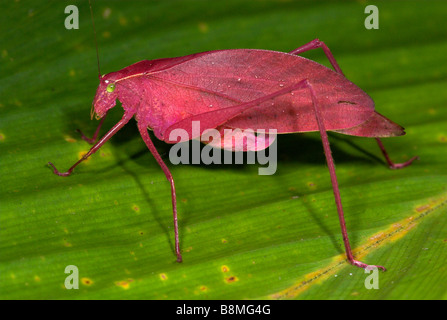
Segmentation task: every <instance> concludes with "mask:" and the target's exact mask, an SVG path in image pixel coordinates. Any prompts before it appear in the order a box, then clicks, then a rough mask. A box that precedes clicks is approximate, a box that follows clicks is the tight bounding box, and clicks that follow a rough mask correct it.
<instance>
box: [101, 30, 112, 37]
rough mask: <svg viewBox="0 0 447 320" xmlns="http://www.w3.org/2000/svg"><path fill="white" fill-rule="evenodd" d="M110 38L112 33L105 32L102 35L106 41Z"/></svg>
mask: <svg viewBox="0 0 447 320" xmlns="http://www.w3.org/2000/svg"><path fill="white" fill-rule="evenodd" d="M110 36H111V33H110V32H109V31H104V32H103V33H102V37H103V38H105V39H108V38H110Z"/></svg>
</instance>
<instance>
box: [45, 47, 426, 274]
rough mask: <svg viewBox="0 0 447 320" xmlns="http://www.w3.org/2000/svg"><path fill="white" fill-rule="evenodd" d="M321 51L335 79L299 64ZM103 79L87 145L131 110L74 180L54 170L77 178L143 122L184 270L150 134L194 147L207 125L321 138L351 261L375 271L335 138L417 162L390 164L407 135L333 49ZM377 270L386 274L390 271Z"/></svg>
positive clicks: (155, 65) (154, 64)
mask: <svg viewBox="0 0 447 320" xmlns="http://www.w3.org/2000/svg"><path fill="white" fill-rule="evenodd" d="M316 48H322V49H323V50H324V52H325V54H326V56H327V58H328V59H329V61H330V63H331V65H332V66H333V68H334V69H335V71H333V70H331V69H329V68H327V67H325V66H323V65H320V64H318V63H316V62H314V61H312V60H308V59H306V58H303V57H301V56H298V54H300V53H303V52H305V51H308V50H312V49H316ZM99 79H100V84H99V87H98V89H97V92H96V96H95V99H94V101H93V107H92V114H91V115H92V117H93V115H94V113H95V114H96V118H97V119H101V122H100V124H99V126H98V128H97V130H96V131H95V134H94V136H93V138H92V139H88V138H86V137H85V136H84V135H82V137H83V138H84V140H86V141H88V142H90V143H94V141H95V140H96V137H97V135H98V133H99V130H100V127H101V125H102V123H103V121H104V119H105V116H106V114H107V111H108V110H109V109H111V108H112V107H114V106H115V104H116V100H117V99H118V100H119V101H120V102H121V103H122V107H123V109H124V115H123V117H122V119H121V120H120V121H119V122H118V123H117V124H116V125H115V126H113V128H112V129H110V130H109V132H107V133H106V135H104V136H103V137H102V138H101V139H100V140H99V141H98V142H96V144H95V145H94V146H93V147H92V148H91V149H90V150H89V152H88V153H87V154H85V155H84V156H83V157H82V158H81V159H80V160H79V161H77V162H76V163H75V164H74V165H73V166H72V167H71V168H70V169H69V170H68V171H67V172H63V173H61V172H59V171H58V170H57V169H56V167H55V166H54V165H53V164H52V163H49V164H50V165H51V166H52V167H53V169H54V173H55V174H57V175H60V176H68V175H70V174H71V173H72V171H73V169H74V168H75V167H76V166H77V165H78V164H79V163H81V162H82V161H84V160H85V159H87V158H88V157H89V156H90V155H92V154H93V153H95V152H96V151H97V150H98V149H99V148H100V147H101V146H102V145H103V144H104V143H105V142H106V141H107V140H109V139H110V138H111V137H112V136H113V135H114V134H115V133H116V132H118V131H119V130H120V129H121V128H122V127H123V126H124V125H125V124H127V122H129V120H130V119H131V118H132V117H134V116H135V118H136V120H137V121H138V129H139V131H140V134H141V137H142V138H143V140H144V142H145V143H146V145H147V147H148V149H149V150H150V151H151V153H152V154H153V156H154V157H155V159H156V160H157V162H158V164H159V165H160V166H161V168H162V170H163V172H164V174H165V175H166V178H167V179H168V181H169V182H170V184H171V194H172V208H173V217H174V232H175V253H176V256H177V261H178V262H181V261H182V255H181V250H180V243H179V233H178V222H177V206H176V192H175V185H174V180H173V178H172V175H171V172H170V171H169V168H168V167H167V166H166V164H165V163H164V162H163V160H162V158H161V157H160V155H159V153H158V152H157V150H156V148H155V146H154V144H153V143H152V141H151V139H150V136H149V134H148V128H149V129H151V130H153V132H154V134H155V136H156V137H157V138H158V139H160V140H162V141H165V142H166V143H177V142H178V141H177V139H176V140H170V133H171V132H172V131H173V130H175V129H184V130H186V131H187V132H188V134H189V138H190V139H194V138H197V136H194V135H193V130H192V122H193V121H200V127H201V131H200V133H199V135H201V134H202V133H203V132H204V131H205V130H206V129H214V128H216V129H218V130H219V132H223V129H226V128H230V129H237V128H239V129H242V130H244V129H247V128H257V129H258V130H260V129H272V128H273V129H276V130H277V133H294V132H310V131H319V132H320V135H321V138H322V142H323V149H324V154H325V156H326V161H327V165H328V168H329V173H330V178H331V182H332V187H333V192H334V197H335V202H336V207H337V212H338V216H339V220H340V226H341V231H342V235H343V242H344V245H345V251H346V255H347V259H348V261H349V262H350V263H351V264H353V265H355V266H358V267H361V268H366V267H367V266H368V265H367V264H365V263H363V262H360V261H357V260H355V258H354V256H353V254H352V250H351V246H350V243H349V239H348V233H347V229H346V224H345V219H344V213H343V207H342V203H341V197H340V192H339V187H338V182H337V177H336V173H335V166H334V161H333V158H332V155H331V149H330V146H329V140H328V136H327V131H333V132H338V133H342V134H346V135H352V136H360V137H371V138H375V139H376V140H377V142H378V145H379V147H380V149H381V151H382V153H383V154H384V156H385V159H386V161H387V163H388V165H389V167H390V168H392V169H399V168H403V167H406V166H408V165H409V164H411V163H412V162H413V161H414V160H415V159H417V157H413V158H411V159H410V160H408V161H406V162H405V163H399V164H395V163H393V162H392V161H391V160H390V158H389V156H388V154H387V152H386V150H385V147H384V146H383V143H382V142H381V140H380V138H382V137H393V136H401V135H404V134H405V132H404V129H403V128H402V127H401V126H399V125H397V124H396V123H394V122H392V121H391V120H389V119H387V118H385V117H384V116H382V115H380V114H379V113H377V112H376V111H375V110H374V102H373V100H372V99H371V98H370V97H369V96H368V95H367V94H366V93H365V92H363V91H362V90H361V89H360V88H359V87H357V86H356V85H355V84H353V83H352V82H350V81H349V80H347V79H346V78H345V76H344V75H343V73H342V71H341V69H340V67H339V66H338V64H337V62H336V61H335V58H334V57H333V55H332V53H331V52H330V50H329V48H328V47H327V46H326V45H325V44H324V43H323V42H322V41H319V40H318V39H315V40H313V41H311V42H309V43H307V44H305V45H304V46H301V47H299V48H297V49H295V50H293V51H291V52H289V53H283V52H276V51H267V50H254V49H234V50H217V51H209V52H203V53H197V54H192V55H188V56H184V57H177V58H166V59H157V60H150V61H149V60H144V61H140V62H138V63H135V64H133V65H131V66H129V67H126V68H124V69H122V70H120V71H117V72H112V73H109V74H106V75H103V76H101V75H99ZM210 106H212V108H210ZM255 138H256V137H255ZM267 138H268V135H267ZM270 140H272V139H270ZM214 146H216V147H221V146H219V145H214ZM376 267H378V268H380V269H382V270H385V268H384V267H382V266H376Z"/></svg>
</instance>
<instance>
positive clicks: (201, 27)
mask: <svg viewBox="0 0 447 320" xmlns="http://www.w3.org/2000/svg"><path fill="white" fill-rule="evenodd" d="M198 27H199V31H200V32H201V33H207V32H208V29H209V27H208V24H207V23H205V22H199V25H198Z"/></svg>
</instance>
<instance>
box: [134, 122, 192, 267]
mask: <svg viewBox="0 0 447 320" xmlns="http://www.w3.org/2000/svg"><path fill="white" fill-rule="evenodd" d="M138 130H139V131H140V134H141V137H142V138H143V140H144V142H145V143H146V146H147V148H148V149H149V151H150V152H151V153H152V155H153V156H154V158H155V160H157V162H158V164H159V165H160V167H161V169H162V170H163V172H164V174H165V176H166V178H167V179H168V181H169V183H170V184H171V198H172V213H173V218H174V234H175V254H176V255H177V262H182V260H183V259H182V254H181V252H180V241H179V231H178V216H177V196H176V193H175V184H174V179H173V177H172V174H171V171H169V168H168V167H167V166H166V164H165V163H164V161H163V159H162V158H161V156H160V154H159V153H158V151H157V149H156V148H155V146H154V144H153V142H152V140H151V138H150V136H149V133H148V132H147V125H144V124H143V123H142V122H139V123H138Z"/></svg>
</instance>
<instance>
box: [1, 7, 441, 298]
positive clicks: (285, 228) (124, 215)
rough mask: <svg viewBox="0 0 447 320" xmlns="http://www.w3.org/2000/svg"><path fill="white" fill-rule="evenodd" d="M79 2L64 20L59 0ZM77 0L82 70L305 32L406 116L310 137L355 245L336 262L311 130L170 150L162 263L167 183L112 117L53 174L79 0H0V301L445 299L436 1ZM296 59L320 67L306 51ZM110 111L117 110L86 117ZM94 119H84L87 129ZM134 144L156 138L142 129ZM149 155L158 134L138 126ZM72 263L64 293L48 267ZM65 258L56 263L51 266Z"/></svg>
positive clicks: (71, 108) (72, 125)
mask: <svg viewBox="0 0 447 320" xmlns="http://www.w3.org/2000/svg"><path fill="white" fill-rule="evenodd" d="M68 4H74V5H76V6H77V7H78V8H79V15H80V24H79V26H80V28H79V29H78V30H67V29H65V27H64V20H65V18H66V17H67V14H65V13H64V9H65V6H67V5H68ZM367 4H370V3H368V2H342V1H337V2H335V1H319V2H313V1H236V0H233V1H151V2H147V1H144V2H143V1H135V2H130V1H128V2H126V4H125V5H124V4H123V2H120V1H116V2H110V1H93V10H94V15H95V24H96V28H97V37H98V47H99V56H100V66H101V72H102V73H108V72H112V71H117V70H119V69H122V68H124V67H126V66H128V65H130V64H132V63H135V62H137V61H140V60H143V59H155V58H162V57H175V56H181V55H186V54H191V53H194V52H200V51H206V50H216V49H225V48H263V49H270V50H278V51H286V52H287V51H291V50H293V49H294V48H297V47H299V46H300V45H303V44H305V43H307V42H309V41H311V40H312V39H314V38H317V37H318V38H319V39H321V40H323V41H324V42H325V43H326V44H327V45H328V46H329V48H330V49H331V51H332V53H333V54H334V56H335V57H336V59H337V61H338V63H339V65H340V66H341V68H342V70H343V71H344V73H345V75H346V76H347V77H348V78H349V79H350V80H352V81H353V82H354V83H356V84H357V85H358V86H360V87H361V88H362V89H364V90H365V91H366V92H368V94H369V95H371V97H373V99H374V100H375V102H376V108H377V110H378V111H379V112H380V113H382V114H384V115H385V116H387V117H389V118H390V119H392V120H393V121H395V122H397V123H399V124H401V125H402V126H404V127H405V128H406V132H407V135H406V136H403V137H398V138H389V139H384V143H385V145H386V147H387V149H388V151H389V153H390V156H391V157H392V159H393V160H394V161H396V162H402V161H405V160H408V159H409V158H410V157H412V156H414V155H418V156H419V157H420V160H419V161H417V162H415V163H414V164H413V165H412V166H410V167H408V168H405V169H402V170H389V169H388V168H387V167H386V165H385V163H384V160H383V158H382V156H381V154H380V150H379V149H378V148H377V145H376V143H375V141H374V139H365V138H355V137H348V136H342V135H337V134H330V141H331V147H332V151H333V155H334V159H335V162H336V165H337V175H338V179H339V184H340V191H341V196H342V201H343V204H344V209H345V215H346V219H347V227H348V231H349V236H350V240H351V245H352V246H353V248H354V250H355V253H356V256H357V257H359V258H361V259H362V261H364V262H366V263H370V264H380V265H384V266H385V267H387V269H388V271H387V272H386V273H379V289H367V288H366V287H365V280H367V277H368V276H372V274H366V273H365V272H364V270H363V269H359V268H355V267H353V266H351V265H349V264H348V263H347V262H346V261H345V258H344V247H343V241H342V237H341V234H340V227H339V222H338V217H337V213H336V208H335V205H334V199H333V194H332V187H331V183H330V179H329V174H328V171H327V166H326V164H325V159H324V155H323V151H322V146H321V140H320V138H319V135H318V133H311V134H293V135H281V136H280V137H279V138H278V167H277V172H276V174H274V175H271V176H259V175H258V171H257V170H258V165H215V166H205V165H178V166H175V165H172V164H169V163H168V166H169V167H170V169H171V171H172V175H173V176H174V179H175V181H176V188H177V196H178V206H179V224H180V240H181V248H182V252H183V258H184V262H183V263H181V264H179V263H176V262H175V254H174V249H173V246H174V239H173V228H172V212H171V197H170V187H169V183H168V182H167V180H166V178H165V176H164V174H163V172H162V171H161V170H160V168H159V166H158V164H157V163H156V161H155V160H154V159H153V157H152V156H151V155H150V153H149V151H148V150H147V148H146V147H145V145H144V143H143V141H142V140H141V138H140V137H139V134H138V130H137V129H136V126H135V124H134V121H133V120H132V121H131V123H129V124H128V125H127V126H126V127H125V128H124V129H122V131H120V132H119V133H118V134H116V135H115V136H114V137H113V138H112V139H111V141H110V142H108V143H107V144H106V145H104V146H103V147H102V148H101V150H100V151H99V152H97V153H96V154H95V155H93V156H92V157H91V158H90V159H89V160H88V161H85V162H84V163H82V164H81V165H80V166H79V167H77V168H76V170H75V171H74V174H73V175H71V176H70V177H58V176H56V175H54V174H52V170H51V168H50V167H49V166H48V165H47V162H48V161H52V162H53V163H54V164H55V165H56V167H57V168H59V169H60V170H67V169H68V168H69V167H70V166H71V165H72V164H73V163H74V162H75V161H76V160H77V159H79V158H80V156H81V155H82V154H84V153H85V152H87V151H88V149H89V147H90V146H89V145H88V144H87V143H86V142H85V141H83V140H82V139H80V135H79V134H78V133H77V132H76V131H75V130H76V129H78V128H79V129H81V130H82V131H83V132H85V133H86V134H87V135H90V134H92V133H93V132H94V130H95V128H96V125H97V122H96V121H90V119H89V111H90V107H91V101H92V100H93V96H94V93H95V90H96V87H97V85H98V79H97V70H96V53H95V42H94V35H93V29H92V23H91V20H90V13H89V8H88V2H87V1H71V2H70V3H68V2H64V1H45V2H39V3H38V2H36V1H10V2H2V4H1V5H0V7H1V9H2V10H1V11H2V12H5V13H7V14H5V15H4V16H3V18H2V20H1V22H0V25H1V30H2V37H1V39H0V53H1V58H0V59H1V69H0V70H1V71H0V72H1V77H0V96H1V97H2V98H1V101H0V113H1V117H0V148H1V154H0V163H1V166H0V174H1V177H2V188H1V189H0V200H1V206H0V237H1V238H0V239H1V242H0V298H2V299H93V298H97V299H131V298H132V299H252V298H261V299H277V298H279V299H446V298H447V294H446V288H447V286H446V283H447V264H446V261H447V250H446V249H447V248H446V246H447V214H446V213H447V210H446V203H447V190H446V185H447V167H446V160H447V148H446V147H447V129H446V128H447V126H446V122H447V121H446V120H447V109H446V102H447V91H446V90H445V88H446V85H447V68H446V60H445V57H446V56H447V42H446V39H447V30H446V28H445V14H444V13H445V12H446V9H447V4H446V2H445V1H430V2H423V1H405V2H404V1H375V2H374V3H371V4H374V5H376V6H377V7H378V8H379V19H380V23H379V29H378V30H367V29H365V27H364V20H365V18H366V17H367V14H365V13H364V9H365V6H366V5H367ZM303 56H305V57H307V58H310V59H313V60H315V61H318V62H320V63H323V64H326V65H329V64H328V62H327V59H326V58H325V56H324V54H323V52H322V50H314V51H312V52H307V53H305V54H304V55H303ZM121 116H122V109H121V108H120V107H119V106H117V107H116V108H114V109H113V110H112V112H111V114H110V115H108V117H107V120H106V122H105V123H104V128H110V127H112V126H113V125H114V124H115V123H116V122H117V121H118V120H119V119H120V118H121ZM105 130H106V129H103V132H105ZM154 140H156V139H155V138H154ZM155 143H156V146H157V148H158V150H159V152H160V153H161V154H162V156H163V157H164V159H165V160H168V152H169V147H170V146H168V145H166V144H164V143H162V142H159V141H155ZM71 265H74V266H76V267H77V269H78V271H79V282H80V284H79V289H78V290H76V289H72V290H68V289H67V288H66V287H65V285H64V283H65V280H66V277H68V276H70V272H68V273H65V270H66V267H67V266H71ZM67 271H68V270H67Z"/></svg>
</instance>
